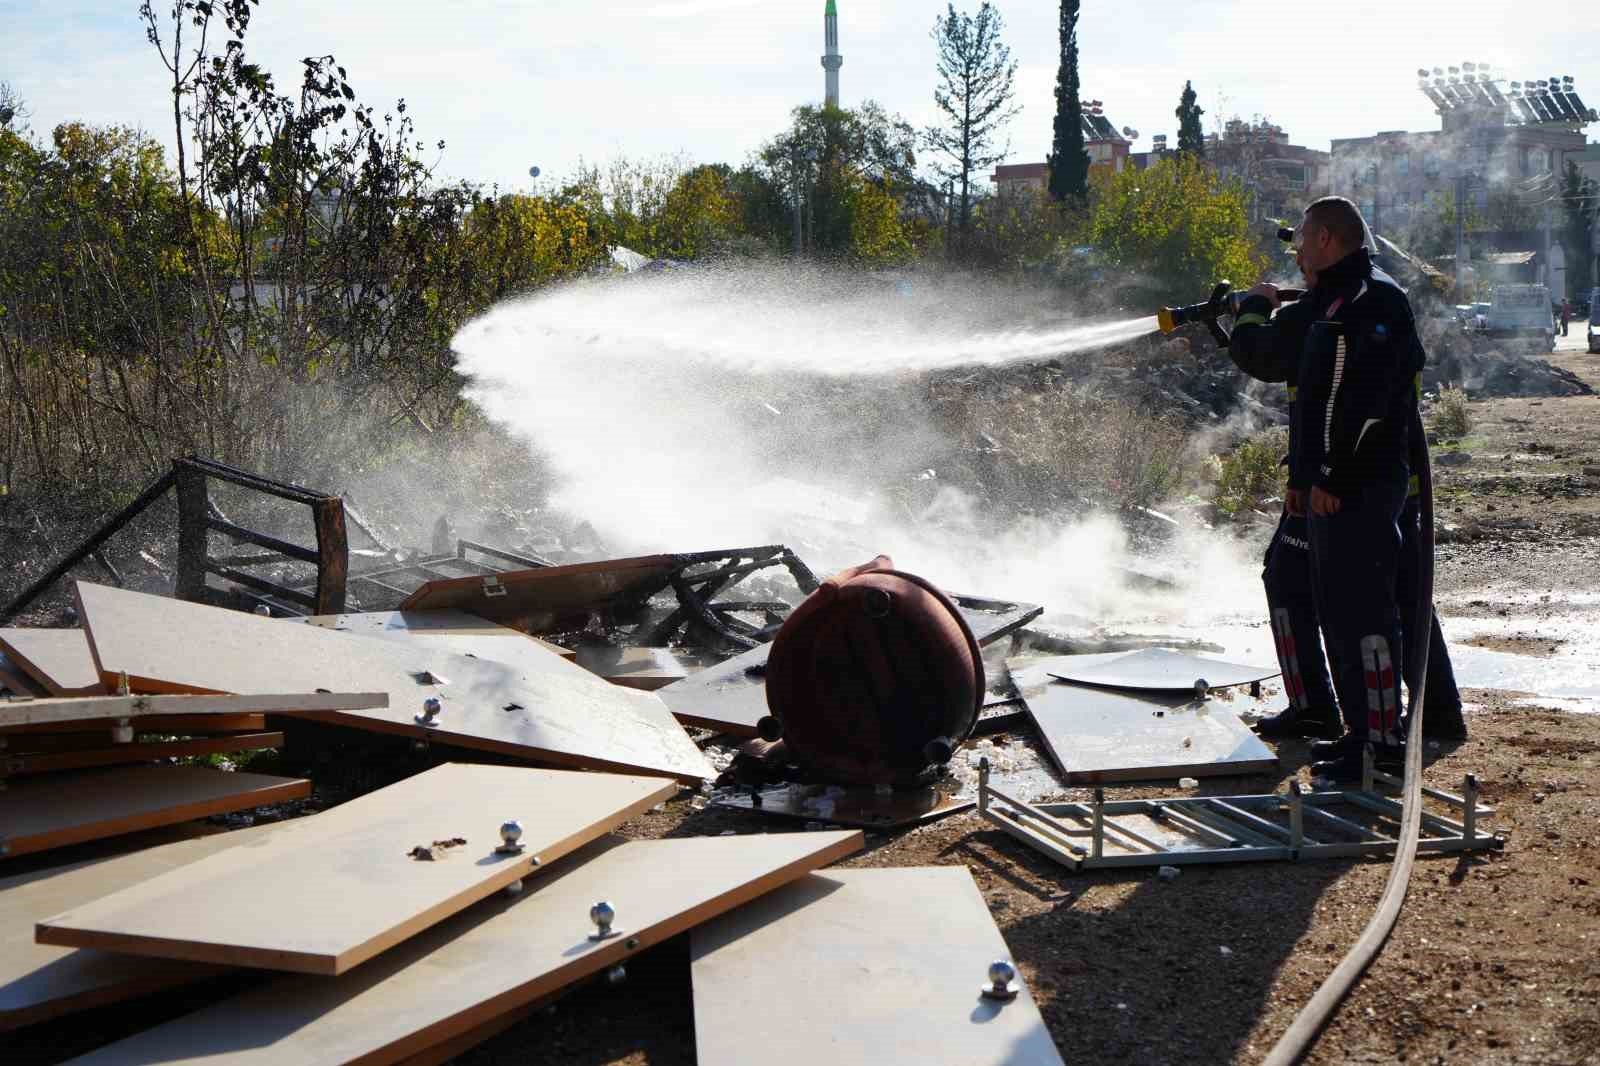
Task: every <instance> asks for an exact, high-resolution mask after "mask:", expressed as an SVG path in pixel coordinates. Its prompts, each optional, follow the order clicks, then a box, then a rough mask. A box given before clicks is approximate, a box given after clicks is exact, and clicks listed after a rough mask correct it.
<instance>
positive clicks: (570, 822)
mask: <svg viewBox="0 0 1600 1066" xmlns="http://www.w3.org/2000/svg"><path fill="white" fill-rule="evenodd" d="M676 791H677V788H676V786H675V785H674V784H673V783H672V782H670V781H664V780H662V779H661V778H652V777H623V776H619V775H614V774H586V773H571V772H564V771H560V770H535V769H525V768H522V767H511V766H469V765H455V764H446V765H443V766H439V767H436V768H434V769H432V770H429V771H427V772H426V773H422V774H418V775H417V776H415V777H411V778H407V779H406V780H404V781H401V782H400V783H398V784H395V785H391V786H389V787H388V788H385V789H380V790H378V791H377V792H372V793H368V794H367V795H365V796H363V797H361V798H360V799H356V800H352V801H350V802H349V803H345V804H342V805H341V806H338V807H335V808H333V809H332V810H330V811H327V812H325V813H323V814H321V815H319V816H317V817H315V818H299V819H295V820H293V821H289V822H284V823H282V824H281V825H279V826H278V827H277V829H276V831H275V832H273V833H272V834H270V835H267V836H264V837H262V838H260V839H258V840H252V841H250V842H249V843H248V844H247V845H245V846H241V847H237V848H232V849H229V850H228V851H225V852H222V853H219V854H216V855H211V856H208V857H206V858H203V859H200V860H198V861H196V862H194V863H191V864H189V865H186V866H184V867H181V868H179V869H177V870H173V871H172V872H170V873H167V874H164V875H162V876H159V877H154V878H150V879H149V880H146V881H143V882H141V883H139V884H137V885H133V886H130V887H128V888H126V889H124V890H122V891H121V892H117V893H114V894H112V895H110V896H107V897H106V898H104V899H101V900H98V901H96V902H94V903H90V904H86V905H84V906H81V907H77V908H74V909H73V910H70V911H67V912H65V913H63V914H58V915H56V916H55V917H52V918H50V919H49V920H47V921H43V922H40V923H39V927H38V939H39V942H40V943H42V944H55V945H59V946H63V947H82V948H99V949H103V950H112V951H126V952H133V953H136V954H141V955H150V956H156V957H160V958H171V959H186V960H189V961H193V962H208V963H216V964H220V965H226V966H253V967H259V968H264V969H273V970H292V971H296V972H300V973H311V974H325V975H337V974H341V973H344V972H346V971H347V970H349V969H351V968H352V967H354V966H357V965H359V964H360V963H362V962H364V961H366V960H367V959H370V958H372V957H373V956H375V955H377V954H379V953H380V952H382V951H385V950H387V949H388V948H390V947H392V946H394V945H395V944H397V943H399V942H400V941H402V940H405V939H407V938H408V937H410V936H412V935H414V934H415V933H417V932H419V931H421V930H422V929H425V928H427V927H428V926H430V925H432V924H434V923H435V922H438V921H440V920H442V919H444V918H446V917H449V916H450V915H451V914H453V913H455V912H456V911H458V910H460V909H462V908H464V907H466V906H469V905H470V904H472V903H474V902H476V901H477V900H479V899H482V898H483V897H485V896H488V895H490V894H492V893H494V892H495V891H496V890H498V889H501V888H504V887H505V886H506V885H509V884H511V883H512V882H514V881H519V880H521V879H522V878H523V877H526V876H527V875H528V874H529V873H530V872H532V871H533V870H534V869H535V868H537V867H539V866H542V865H543V864H545V863H548V862H552V861H554V860H556V859H559V858H560V857H561V856H563V855H565V854H567V853H568V852H570V851H572V850H573V849H575V848H577V847H580V846H581V845H583V844H584V843H587V842H588V841H590V840H593V839H594V838H595V837H598V836H600V835H601V834H603V833H606V832H609V831H610V830H611V829H613V828H615V827H616V826H617V825H620V824H621V823H622V822H623V821H625V820H626V819H628V818H630V817H632V816H634V815H636V814H638V813H640V812H641V811H643V810H646V809H648V808H649V807H651V806H653V805H654V804H656V803H659V802H661V801H662V800H664V799H666V798H668V797H669V796H671V795H672V794H673V793H675V792H676ZM508 820H516V821H518V822H519V823H520V825H521V834H522V835H521V838H520V841H519V842H518V846H517V847H515V848H503V847H502V846H501V845H502V838H501V834H500V825H501V824H502V822H503V821H508ZM457 842H459V843H457ZM418 848H420V849H422V851H423V853H424V854H426V855H427V858H422V857H419V856H418V855H417V852H416V851H415V849H418ZM250 898H257V899H261V900H266V901H272V902H271V905H269V906H259V907H241V906H239V905H238V903H239V901H240V900H244V899H250Z"/></svg>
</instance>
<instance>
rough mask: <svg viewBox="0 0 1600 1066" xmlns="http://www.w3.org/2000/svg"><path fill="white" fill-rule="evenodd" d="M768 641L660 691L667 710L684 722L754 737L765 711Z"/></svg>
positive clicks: (770, 650)
mask: <svg viewBox="0 0 1600 1066" xmlns="http://www.w3.org/2000/svg"><path fill="white" fill-rule="evenodd" d="M771 652H772V645H771V644H758V645H756V646H755V647H754V648H751V649H750V650H749V651H746V652H741V653H740V654H738V655H735V656H734V657H733V658H731V659H725V660H723V661H722V662H720V663H718V664H717V665H716V666H712V667H708V668H707V669H705V670H701V671H700V672H699V673H696V674H690V675H689V676H688V677H686V678H684V679H683V680H682V681H677V682H674V683H673V684H671V685H668V686H667V687H666V688H664V689H662V690H661V693H660V695H661V699H662V702H664V703H665V704H666V705H667V709H668V710H670V711H671V712H672V713H673V714H674V715H676V716H677V719H678V721H680V722H683V723H684V724H685V725H693V726H699V727H701V728H702V729H715V730H717V731H718V732H721V733H731V734H733V735H734V736H740V737H753V736H755V735H756V724H757V723H758V722H760V721H761V719H763V718H765V717H766V716H767V715H768V714H770V713H771V712H770V711H768V710H767V656H768V655H769V654H771Z"/></svg>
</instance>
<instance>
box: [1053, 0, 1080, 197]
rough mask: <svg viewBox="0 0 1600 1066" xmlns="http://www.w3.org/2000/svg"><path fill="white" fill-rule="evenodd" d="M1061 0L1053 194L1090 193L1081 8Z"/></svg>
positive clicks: (1073, 1) (1074, 0)
mask: <svg viewBox="0 0 1600 1066" xmlns="http://www.w3.org/2000/svg"><path fill="white" fill-rule="evenodd" d="M1079 3H1080V0H1061V67H1060V69H1059V70H1057V71H1056V122H1055V136H1054V138H1053V139H1052V140H1051V143H1050V159H1049V163H1050V198H1051V199H1053V200H1065V199H1067V197H1069V196H1070V197H1072V198H1073V199H1075V200H1082V199H1084V198H1085V197H1086V196H1088V195H1089V153H1088V152H1087V151H1085V150H1084V147H1083V102H1082V101H1081V100H1080V99H1079V95H1078V94H1079V84H1078V8H1079Z"/></svg>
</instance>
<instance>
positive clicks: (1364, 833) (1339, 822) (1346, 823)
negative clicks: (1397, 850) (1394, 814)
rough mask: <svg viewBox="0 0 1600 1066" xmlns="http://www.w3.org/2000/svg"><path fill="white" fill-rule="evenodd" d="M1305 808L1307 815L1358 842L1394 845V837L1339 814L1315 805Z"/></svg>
mask: <svg viewBox="0 0 1600 1066" xmlns="http://www.w3.org/2000/svg"><path fill="white" fill-rule="evenodd" d="M1303 806H1304V809H1305V813H1307V814H1309V815H1311V816H1312V817H1313V818H1318V819H1321V820H1322V821H1324V822H1326V823H1327V824H1329V825H1331V826H1333V827H1335V828H1337V829H1342V830H1343V831H1344V832H1346V833H1349V834H1351V835H1352V836H1354V837H1355V838H1356V839H1358V840H1380V841H1384V842H1387V843H1390V844H1393V843H1394V839H1393V838H1392V837H1386V836H1383V835H1382V834H1380V833H1375V832H1373V831H1372V830H1371V829H1368V828H1367V827H1366V826H1364V825H1362V824H1361V823H1360V822H1352V821H1350V820H1349V819H1346V818H1340V817H1339V816H1338V815H1337V814H1333V813H1330V812H1328V811H1325V810H1323V809H1322V808H1321V807H1318V806H1317V805H1316V804H1314V803H1307V804H1303Z"/></svg>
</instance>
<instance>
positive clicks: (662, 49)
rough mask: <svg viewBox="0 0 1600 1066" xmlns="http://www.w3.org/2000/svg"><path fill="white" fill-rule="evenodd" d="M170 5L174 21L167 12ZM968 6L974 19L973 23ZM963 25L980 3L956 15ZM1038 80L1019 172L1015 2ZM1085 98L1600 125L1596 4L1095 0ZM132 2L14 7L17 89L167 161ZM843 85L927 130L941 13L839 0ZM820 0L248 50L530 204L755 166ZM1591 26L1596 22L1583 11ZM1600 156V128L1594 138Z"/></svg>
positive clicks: (1051, 71)
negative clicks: (398, 104)
mask: <svg viewBox="0 0 1600 1066" xmlns="http://www.w3.org/2000/svg"><path fill="white" fill-rule="evenodd" d="M169 5H170V0H158V2H157V7H158V8H160V7H166V6H169ZM975 5H976V0H969V3H968V4H967V5H965V6H975ZM958 6H962V5H958ZM997 6H998V7H999V8H1000V11H1001V13H1002V15H1003V16H1004V18H1005V20H1006V27H1007V29H1006V33H1005V39H1006V40H1007V42H1008V43H1009V44H1010V45H1011V47H1012V51H1013V53H1014V57H1015V58H1016V59H1017V60H1018V61H1019V63H1020V69H1019V72H1018V78H1017V85H1018V101H1019V103H1021V104H1022V106H1023V111H1022V113H1021V114H1020V115H1019V116H1018V118H1017V119H1016V120H1015V121H1014V122H1013V123H1012V125H1011V127H1010V130H1009V135H1010V142H1011V156H1012V161H1013V162H1024V161H1034V160H1039V159H1042V158H1043V157H1044V154H1045V152H1046V151H1047V149H1048V147H1049V138H1050V120H1051V115H1052V113H1053V108H1054V100H1053V95H1052V94H1053V89H1054V82H1055V71H1056V59H1057V45H1056V17H1057V15H1056V12H1057V4H1056V3H1055V2H1054V0H999V2H998V4H997ZM1083 6H1084V14H1083V18H1082V22H1081V24H1080V30H1079V37H1080V42H1081V48H1082V52H1083V60H1082V64H1083V79H1084V88H1085V92H1086V95H1087V96H1088V97H1090V98H1098V99H1101V100H1104V101H1105V103H1106V108H1107V113H1108V115H1109V117H1110V118H1111V119H1112V121H1113V122H1115V123H1116V124H1117V125H1118V126H1132V127H1134V128H1136V129H1138V130H1139V131H1140V132H1141V134H1142V137H1141V139H1140V141H1139V142H1138V145H1137V147H1140V148H1145V147H1148V145H1149V140H1150V135H1151V134H1153V133H1161V132H1165V133H1169V134H1171V133H1173V132H1175V126H1176V120H1175V119H1174V118H1173V114H1172V111H1173V108H1174V107H1175V106H1176V104H1177V98H1178V94H1179V92H1180V91H1181V90H1182V88H1183V82H1184V80H1185V79H1186V78H1192V79H1193V80H1194V83H1195V87H1196V89H1197V90H1198V91H1199V93H1200V103H1201V105H1202V106H1203V107H1205V108H1206V109H1207V112H1208V113H1207V115H1206V118H1205V122H1206V124H1207V128H1208V129H1209V128H1211V124H1212V122H1213V121H1214V120H1216V119H1218V118H1226V117H1229V116H1232V115H1235V114H1237V115H1240V116H1242V117H1246V118H1248V117H1251V116H1255V115H1265V116H1266V117H1269V118H1271V119H1272V120H1273V121H1275V122H1277V123H1279V124H1280V125H1282V126H1284V127H1286V128H1287V129H1288V131H1289V133H1290V135H1291V136H1292V137H1293V139H1294V140H1295V141H1296V142H1297V143H1303V144H1309V145H1311V146H1313V147H1319V148H1324V149H1326V148H1327V147H1328V141H1329V140H1330V138H1333V137H1348V136H1361V135H1364V134H1369V133H1373V132H1375V131H1378V130H1395V129H1414V130H1418V129H1433V128H1436V127H1437V124H1438V119H1437V117H1436V116H1435V115H1434V114H1433V113H1432V110H1431V107H1430V105H1429V104H1428V103H1427V101H1426V100H1425V99H1424V97H1423V96H1422V94H1421V93H1419V92H1418V91H1417V89H1416V70H1417V68H1418V67H1422V66H1428V67H1432V66H1446V65H1449V64H1453V63H1460V62H1461V61H1462V60H1472V61H1474V62H1489V63H1492V64H1494V65H1495V66H1496V67H1497V68H1499V69H1501V70H1503V71H1505V72H1506V73H1507V75H1508V77H1510V78H1515V79H1519V80H1520V79H1522V78H1525V77H1549V76H1551V75H1564V74H1571V75H1572V76H1574V77H1575V78H1576V79H1577V80H1578V87H1579V91H1580V92H1581V93H1583V94H1584V96H1585V98H1586V100H1587V102H1588V103H1589V104H1590V105H1591V106H1600V33H1597V32H1596V25H1597V24H1596V22H1595V19H1594V14H1593V9H1592V8H1590V7H1589V5H1588V4H1587V3H1583V2H1580V0H1564V2H1555V3H1549V2H1547V3H1544V4H1541V5H1537V6H1536V8H1535V9H1532V10H1534V11H1535V12H1536V13H1535V14H1533V15H1531V16H1529V15H1523V14H1522V13H1521V12H1522V10H1526V9H1518V8H1517V7H1515V6H1514V5H1509V4H1506V3H1504V2H1495V3H1489V2H1481V0H1455V2H1448V0H1341V2H1340V3H1338V4H1315V3H1308V4H1304V5H1302V7H1303V8H1304V11H1305V14H1304V15H1303V16H1301V15H1293V14H1291V15H1289V16H1285V15H1284V12H1285V11H1286V10H1290V9H1291V5H1286V4H1284V3H1282V2H1281V0H1278V2H1267V0H1187V2H1185V0H1122V2H1120V3H1108V2H1105V0H1085V3H1084V5H1083ZM137 7H138V5H137V3H136V2H135V0H0V41H4V42H5V48H4V54H3V56H0V81H6V82H9V83H10V84H11V86H12V89H13V90H14V91H15V92H16V93H17V94H18V95H19V96H21V97H22V98H23V100H24V101H25V102H26V104H27V106H28V108H29V109H30V111H31V112H32V120H31V124H32V125H33V127H34V128H35V129H36V130H37V131H39V132H40V133H47V132H48V131H49V129H50V128H51V127H53V126H54V125H55V124H56V123H58V122H61V121H64V120H67V119H81V120H85V121H89V122H93V123H125V124H132V125H138V126H142V127H144V128H145V129H147V130H148V131H150V132H151V133H153V134H155V135H157V136H160V137H161V138H162V139H163V140H166V141H169V142H170V140H171V122H170V103H169V98H168V96H167V95H166V92H165V89H164V86H163V82H162V77H163V74H164V72H163V71H162V69H161V66H160V63H159V61H158V60H157V58H156V56H155V55H154V53H153V51H152V50H151V48H150V46H149V45H148V44H147V43H146V42H145V40H144V36H143V33H142V31H141V29H140V26H139V23H138V20H137V16H136V12H137ZM839 8H840V44H841V51H842V52H843V53H844V56H845V65H844V70H843V71H842V84H843V94H844V102H845V103H846V105H849V104H850V103H852V102H855V101H859V100H860V99H861V98H862V97H866V96H870V97H873V98H875V99H877V100H878V101H880V102H881V103H882V104H884V105H885V106H886V107H887V108H889V109H890V110H891V111H897V112H900V113H901V114H903V115H905V116H906V117H907V118H908V119H910V120H911V121H913V122H914V123H916V124H918V125H921V124H924V123H926V122H928V121H930V120H932V119H933V117H934V116H933V106H932V91H933V44H932V41H931V40H930V39H929V36H928V33H929V30H930V28H931V27H932V24H933V20H934V16H935V15H936V14H938V13H939V12H940V11H942V10H943V9H944V4H942V3H935V2H929V0H881V2H876V3H874V2H869V0H839ZM822 9H823V0H804V2H803V3H794V2H788V0H779V2H775V0H591V2H574V0H431V2H422V0H317V2H313V0H261V4H260V6H259V8H258V9H257V14H256V16H255V22H254V24H253V26H252V30H251V38H250V39H251V49H252V51H253V52H255V54H256V55H257V56H258V58H259V59H260V60H262V61H265V62H266V63H267V65H268V66H269V67H270V68H271V69H272V70H273V71H274V72H275V73H276V74H277V76H278V78H279V79H280V81H282V82H285V83H288V84H293V83H294V81H295V79H296V78H297V76H298V74H297V63H298V60H299V59H300V58H301V57H302V56H305V55H311V54H318V55H320V54H324V53H332V54H333V55H335V56H336V57H337V58H338V60H339V61H340V62H341V63H342V64H343V65H344V66H345V67H346V68H347V69H348V70H349V72H350V76H351V80H352V82H353V83H354V85H355V86H356V89H357V91H358V92H359V93H360V95H361V98H362V99H363V100H365V101H367V102H370V103H375V104H378V105H379V106H380V107H386V106H388V105H390V104H392V102H393V101H394V99H395V98H396V97H399V96H404V97H405V98H406V100H407V102H408V105H409V110H410V114H411V115H412V117H413V118H414V120H415V121H416V123H417V127H418V132H419V134H420V135H421V136H422V137H423V139H424V140H426V141H427V142H429V143H430V144H431V143H432V142H434V141H436V140H439V139H441V138H442V139H443V140H445V141H446V142H447V145H448V147H447V148H446V150H445V152H444V153H443V155H442V157H441V158H440V172H441V173H442V174H445V175H447V176H450V177H457V178H466V179H469V180H473V181H478V182H483V183H486V184H488V183H499V184H500V185H501V186H502V187H510V188H520V187H526V186H527V185H528V184H529V182H528V179H527V176H526V173H527V169H528V167H529V166H530V165H531V164H538V165H539V166H541V167H542V168H543V169H544V171H545V173H546V174H547V175H551V176H554V177H559V176H561V175H563V174H565V173H568V172H570V171H571V170H572V168H573V167H574V166H575V165H576V163H577V162H578V160H579V159H580V158H581V159H585V160H589V161H604V160H606V159H609V158H611V157H613V156H616V155H618V154H627V155H631V156H659V155H671V154H678V153H681V154H683V155H685V156H687V157H688V158H690V159H692V160H695V161H727V162H734V163H738V162H742V161H743V160H744V159H745V158H746V157H747V156H748V154H749V153H750V152H751V151H752V150H753V149H755V148H756V147H757V146H758V145H759V144H760V143H761V142H762V141H763V140H764V139H766V138H767V137H769V136H771V135H772V133H773V132H775V131H776V130H778V129H780V128H781V127H782V125H783V123H784V121H785V118H786V115H787V112H788V110H789V108H791V107H792V106H794V105H795V104H797V103H802V102H812V101H815V100H817V99H818V98H820V96H821V93H822V69H821V66H820V65H819V62H818V57H819V55H820V54H821V51H822ZM1585 10H1587V11H1588V14H1586V15H1585V14H1582V12H1583V11H1585ZM1589 133H1590V135H1591V136H1592V137H1600V127H1595V126H1592V127H1590V130H1589Z"/></svg>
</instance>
